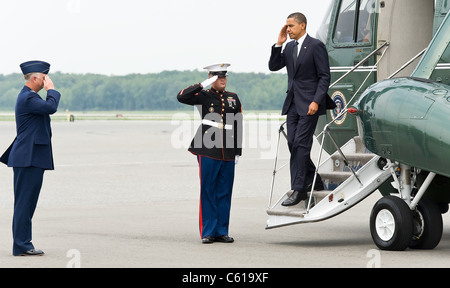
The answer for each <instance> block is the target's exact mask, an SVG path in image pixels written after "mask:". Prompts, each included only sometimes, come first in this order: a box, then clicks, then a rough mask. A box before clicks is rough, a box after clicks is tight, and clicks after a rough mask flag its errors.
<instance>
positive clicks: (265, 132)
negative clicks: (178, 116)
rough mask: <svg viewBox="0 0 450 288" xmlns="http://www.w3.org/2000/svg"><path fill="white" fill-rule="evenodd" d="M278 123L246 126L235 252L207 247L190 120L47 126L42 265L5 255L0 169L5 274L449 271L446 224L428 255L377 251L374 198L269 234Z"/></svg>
mask: <svg viewBox="0 0 450 288" xmlns="http://www.w3.org/2000/svg"><path fill="white" fill-rule="evenodd" d="M281 123H282V121H280V120H267V121H262V120H260V121H247V122H246V124H245V125H244V128H245V135H246V138H245V141H244V152H243V156H242V157H241V158H240V160H239V163H238V164H237V167H236V178H235V185H234V191H233V193H234V194H233V200H232V210H231V222H230V236H232V237H234V239H235V242H234V243H232V244H224V243H214V244H209V245H205V244H202V243H201V240H200V235H199V231H198V211H199V179H198V165H197V161H196V158H195V157H194V156H193V155H192V154H190V153H189V152H187V146H188V145H189V142H190V140H191V138H192V136H193V134H194V133H195V130H196V127H197V126H196V123H195V121H192V120H172V121H170V120H169V121H166V120H162V121H134V120H133V121H126V120H111V121H102V120H96V121H75V122H63V121H53V122H52V130H53V139H52V143H53V152H54V161H55V170H54V171H47V172H46V173H45V175H44V185H43V187H42V190H41V195H40V199H39V204H38V207H37V209H36V213H35V215H34V218H33V244H34V245H35V247H36V248H37V249H42V250H43V251H44V252H45V256H42V257H14V256H12V255H11V252H12V233H11V225H12V211H13V210H12V208H13V185H12V177H13V172H12V169H11V168H7V167H6V166H4V165H2V166H0V268H65V267H75V268H77V267H81V268H224V269H227V268H228V269H232V268H284V267H286V268H303V267H305V268H344V267H350V268H366V267H382V268H390V267H426V268H431V267H450V216H449V215H450V214H449V213H447V214H444V215H443V219H444V235H443V237H442V240H441V243H440V244H439V245H438V247H436V248H435V249H433V250H411V249H407V250H406V251H402V252H388V251H380V250H378V249H377V247H376V246H375V244H374V243H373V241H372V238H371V235H370V230H369V217H370V212H371V209H372V207H373V205H374V204H375V202H376V201H377V200H378V199H379V198H380V197H381V194H379V193H377V192H375V193H373V194H372V195H371V196H369V197H368V198H367V199H365V200H364V201H362V202H361V203H360V204H358V205H357V206H355V207H354V208H352V209H350V210H349V211H347V212H345V213H343V214H341V215H338V216H336V217H334V218H332V219H329V220H326V221H323V222H318V223H313V224H301V225H293V226H288V227H283V228H277V229H271V230H265V223H266V220H267V214H266V209H267V206H268V201H269V192H270V187H271V183H272V172H273V167H274V156H275V153H274V152H275V147H276V143H277V139H278V138H277V137H278V132H277V129H278V127H279V125H280V124H281ZM0 135H1V136H0V152H3V150H5V149H6V148H7V147H8V145H9V144H10V143H11V141H12V140H13V139H14V137H15V123H14V122H10V121H5V122H0ZM286 146H287V145H286V143H285V141H283V139H282V141H281V142H280V157H279V162H280V165H282V163H284V162H287V161H288V153H287V152H286V149H287V147H286ZM316 153H317V147H315V150H314V153H313V155H316ZM314 159H315V158H314V156H313V160H314ZM285 170H286V171H285ZM287 174H288V171H287V168H286V169H284V170H282V171H280V172H279V174H277V177H276V185H275V187H277V188H276V189H275V194H276V195H275V198H276V197H277V196H278V194H279V193H281V192H283V191H284V189H285V187H284V186H285V185H286V183H289V176H288V175H287ZM278 187H279V188H278ZM275 198H274V200H277V199H275Z"/></svg>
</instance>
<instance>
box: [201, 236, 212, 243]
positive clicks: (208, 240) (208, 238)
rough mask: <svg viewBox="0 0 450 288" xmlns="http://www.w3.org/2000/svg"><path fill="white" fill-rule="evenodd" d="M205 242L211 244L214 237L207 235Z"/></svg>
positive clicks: (203, 240)
mask: <svg viewBox="0 0 450 288" xmlns="http://www.w3.org/2000/svg"><path fill="white" fill-rule="evenodd" d="M202 243H203V244H211V243H214V238H213V237H211V236H206V237H204V238H203V239H202Z"/></svg>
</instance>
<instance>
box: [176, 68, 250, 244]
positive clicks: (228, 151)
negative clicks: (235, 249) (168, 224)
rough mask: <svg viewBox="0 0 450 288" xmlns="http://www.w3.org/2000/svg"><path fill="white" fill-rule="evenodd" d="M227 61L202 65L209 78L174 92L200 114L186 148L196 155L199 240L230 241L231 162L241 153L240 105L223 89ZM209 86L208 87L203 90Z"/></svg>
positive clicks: (233, 170) (232, 172) (234, 162)
mask: <svg viewBox="0 0 450 288" xmlns="http://www.w3.org/2000/svg"><path fill="white" fill-rule="evenodd" d="M229 66H230V65H229V64H217V65H211V66H208V67H205V69H207V70H208V71H209V77H210V78H209V79H207V80H205V81H204V82H202V83H200V84H196V85H193V86H190V87H188V88H186V89H183V90H182V91H180V93H178V95H177V98H178V101H179V102H181V103H184V104H188V105H195V106H196V107H197V108H198V110H199V112H200V114H201V117H202V125H201V126H200V127H199V128H198V131H197V133H196V135H195V136H194V139H193V140H192V142H191V145H190V147H189V149H188V150H189V151H190V152H191V153H193V154H194V155H196V156H197V160H198V164H199V177H200V187H201V188H200V190H201V192H200V209H199V210H200V211H199V212H200V217H199V228H200V236H201V238H202V242H203V243H213V242H225V243H232V242H233V241H234V239H233V238H232V237H230V236H229V235H228V227H229V220H230V209H231V196H232V191H233V182H234V173H235V165H236V163H237V161H238V159H239V156H241V155H242V106H241V102H240V100H239V97H238V95H237V94H235V93H231V92H228V91H225V87H226V83H227V79H226V77H227V69H228V67H229ZM209 85H212V88H211V89H207V90H205V89H206V88H207V87H208V86H209Z"/></svg>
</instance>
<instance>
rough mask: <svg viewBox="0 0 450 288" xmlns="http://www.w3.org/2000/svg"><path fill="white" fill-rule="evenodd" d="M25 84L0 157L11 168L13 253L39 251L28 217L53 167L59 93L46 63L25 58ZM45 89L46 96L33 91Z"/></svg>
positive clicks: (35, 253)
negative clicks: (14, 134) (53, 123)
mask: <svg viewBox="0 0 450 288" xmlns="http://www.w3.org/2000/svg"><path fill="white" fill-rule="evenodd" d="M20 68H21V69H22V72H23V74H24V75H25V80H26V83H25V86H24V87H23V89H22V91H20V93H19V96H18V98H17V102H16V110H15V114H16V130H17V137H16V139H15V140H14V142H13V144H12V145H11V146H10V147H9V148H8V150H7V151H6V152H5V153H4V154H3V156H2V157H1V158H0V161H1V162H3V163H5V164H7V165H8V167H13V170H14V216H13V238H14V244H13V255H14V256H32V255H43V254H44V252H42V251H41V250H37V249H35V248H34V246H33V244H32V243H31V219H32V218H33V214H34V211H35V209H36V205H37V202H38V198H39V193H40V190H41V186H42V181H43V177H44V171H45V170H53V169H54V167H53V155H52V145H51V137H52V132H51V127H50V116H49V115H51V114H53V113H55V112H56V110H57V108H58V104H59V99H60V98H61V94H60V93H59V92H58V91H56V90H54V89H55V86H54V84H53V82H52V80H51V79H50V77H49V76H48V75H47V74H48V72H49V70H50V64H48V63H46V62H43V61H29V62H26V63H23V64H21V65H20ZM42 88H45V90H47V97H46V100H44V99H42V98H41V97H40V96H39V95H38V94H37V92H39V91H40V90H41V89H42Z"/></svg>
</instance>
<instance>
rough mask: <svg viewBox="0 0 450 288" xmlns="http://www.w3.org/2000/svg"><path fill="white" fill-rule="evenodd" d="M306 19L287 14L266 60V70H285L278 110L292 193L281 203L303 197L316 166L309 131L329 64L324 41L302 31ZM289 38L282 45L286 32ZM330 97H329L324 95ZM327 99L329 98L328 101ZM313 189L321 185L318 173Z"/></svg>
mask: <svg viewBox="0 0 450 288" xmlns="http://www.w3.org/2000/svg"><path fill="white" fill-rule="evenodd" d="M306 26H307V20H306V17H305V16H304V15H303V14H302V13H293V14H291V15H289V16H288V19H287V20H286V25H284V26H283V28H282V29H281V32H280V34H279V36H278V42H277V44H275V45H274V46H273V47H272V54H271V56H270V60H269V69H270V71H278V70H280V69H282V68H284V67H286V69H287V74H288V91H287V96H286V100H285V102H284V105H283V110H282V114H283V115H287V134H288V145H289V150H290V152H291V158H290V172H291V189H292V190H293V193H292V194H291V196H290V197H289V198H288V199H287V200H286V201H284V202H283V203H282V205H283V206H292V205H296V204H298V203H299V202H300V201H301V200H305V199H306V198H307V192H308V191H310V190H311V186H312V182H313V179H314V173H315V170H316V167H315V165H314V163H313V162H312V161H311V157H310V154H311V147H312V144H313V134H314V131H315V129H316V125H317V121H318V119H319V116H320V115H323V114H325V111H326V109H327V108H331V107H327V97H328V98H329V96H328V94H327V93H328V87H329V85H330V65H329V61H328V53H327V50H326V48H325V45H324V44H323V43H322V42H320V41H319V40H317V39H315V38H312V37H310V36H309V35H308V34H307V33H306ZM288 34H289V37H290V38H291V39H293V40H294V41H291V42H289V43H287V44H286V47H285V49H284V51H282V46H283V44H284V43H285V42H286V40H287V35H288ZM328 101H331V102H332V100H331V99H328ZM328 103H329V102H328ZM315 189H316V190H321V189H323V184H322V180H321V178H320V176H319V175H318V178H317V181H316V185H315Z"/></svg>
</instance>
